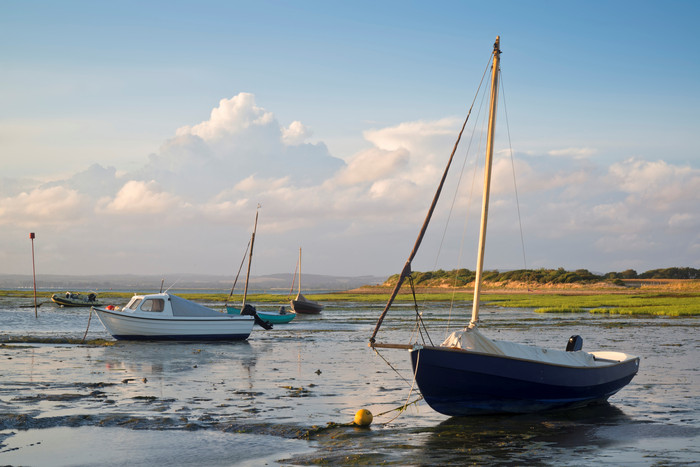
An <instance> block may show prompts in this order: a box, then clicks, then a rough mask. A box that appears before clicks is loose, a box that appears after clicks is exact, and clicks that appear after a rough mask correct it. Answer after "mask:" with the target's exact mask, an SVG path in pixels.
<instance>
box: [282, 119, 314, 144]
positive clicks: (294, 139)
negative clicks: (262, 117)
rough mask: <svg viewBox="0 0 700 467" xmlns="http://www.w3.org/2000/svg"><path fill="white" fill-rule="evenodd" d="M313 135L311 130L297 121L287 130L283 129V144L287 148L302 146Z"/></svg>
mask: <svg viewBox="0 0 700 467" xmlns="http://www.w3.org/2000/svg"><path fill="white" fill-rule="evenodd" d="M311 134H312V131H311V130H309V129H308V128H306V127H305V126H304V124H303V123H301V122H300V121H298V120H295V121H293V122H292V123H291V124H290V125H289V126H288V127H287V128H283V129H282V142H283V143H284V144H286V145H287V146H293V145H298V144H302V143H303V142H304V141H305V140H306V139H308V138H309V137H310V136H311Z"/></svg>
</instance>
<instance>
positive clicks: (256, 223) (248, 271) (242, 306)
mask: <svg viewBox="0 0 700 467" xmlns="http://www.w3.org/2000/svg"><path fill="white" fill-rule="evenodd" d="M258 209H260V205H259V204H258ZM258 209H256V210H255V225H253V235H251V236H250V254H249V255H248V270H247V271H246V274H245V287H244V289H243V304H242V305H241V311H243V308H244V307H245V300H246V298H247V297H248V280H249V279H250V263H252V262H253V244H255V231H256V230H257V229H258Z"/></svg>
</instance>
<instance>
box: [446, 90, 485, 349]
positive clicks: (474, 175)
mask: <svg viewBox="0 0 700 467" xmlns="http://www.w3.org/2000/svg"><path fill="white" fill-rule="evenodd" d="M486 97H487V96H486V93H485V92H484V93H483V94H482V98H481V104H480V106H479V112H478V113H477V122H479V121H481V131H479V142H478V143H477V145H476V150H475V152H476V153H480V152H481V148H482V147H483V144H484V134H486V131H485V130H486V128H485V127H486V124H487V119H483V120H480V117H481V115H482V110H483V108H484V102H485V101H486ZM476 130H477V124H476V123H475V124H474V130H473V132H472V136H471V139H470V140H469V148H471V146H472V143H473V142H474V135H475V134H476ZM466 163H467V161H466V158H465V160H464V163H463V165H462V171H461V173H464V170H465V168H466ZM479 163H480V158H478V157H475V159H474V170H473V171H472V183H471V186H470V188H469V196H468V197H467V216H466V217H465V219H464V224H463V226H462V239H461V241H460V244H459V256H458V259H457V265H458V268H459V265H461V264H462V256H463V254H464V242H465V240H466V237H467V228H468V226H469V214H470V212H471V206H472V202H473V198H474V188H475V187H476V181H477V174H478V172H479V167H480V165H479ZM460 180H461V175H460ZM456 279H457V277H456V276H455V282H456ZM455 296H456V289H455V288H453V289H452V299H451V301H450V311H449V316H450V321H448V327H447V328H446V329H445V337H447V333H448V332H449V324H450V322H451V318H452V310H453V308H454V302H455Z"/></svg>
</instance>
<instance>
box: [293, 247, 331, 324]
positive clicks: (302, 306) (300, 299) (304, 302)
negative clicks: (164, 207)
mask: <svg viewBox="0 0 700 467" xmlns="http://www.w3.org/2000/svg"><path fill="white" fill-rule="evenodd" d="M297 264H298V266H299V267H298V268H297V269H298V271H299V292H298V293H297V296H296V298H295V299H293V300H291V301H290V302H289V304H290V305H291V307H292V310H294V312H295V313H300V314H313V315H316V314H319V313H320V312H321V311H323V305H321V304H320V303H318V302H315V301H313V300H309V299H308V298H306V297H304V295H302V293H301V248H299V262H298V263H297ZM293 289H294V281H293V280H292V290H293Z"/></svg>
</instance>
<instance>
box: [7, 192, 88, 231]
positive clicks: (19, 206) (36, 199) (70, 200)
mask: <svg viewBox="0 0 700 467" xmlns="http://www.w3.org/2000/svg"><path fill="white" fill-rule="evenodd" d="M89 208H90V202H89V199H88V198H87V197H86V196H83V195H81V194H80V193H78V192H77V191H76V190H73V189H70V188H67V187H62V186H54V187H49V188H36V189H34V190H31V191H30V192H22V193H19V194H18V195H16V196H12V197H7V198H2V199H0V225H16V226H36V225H42V224H43V225H52V226H56V225H58V226H61V225H65V224H66V223H70V222H81V221H84V220H86V218H89V215H90V212H89Z"/></svg>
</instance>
